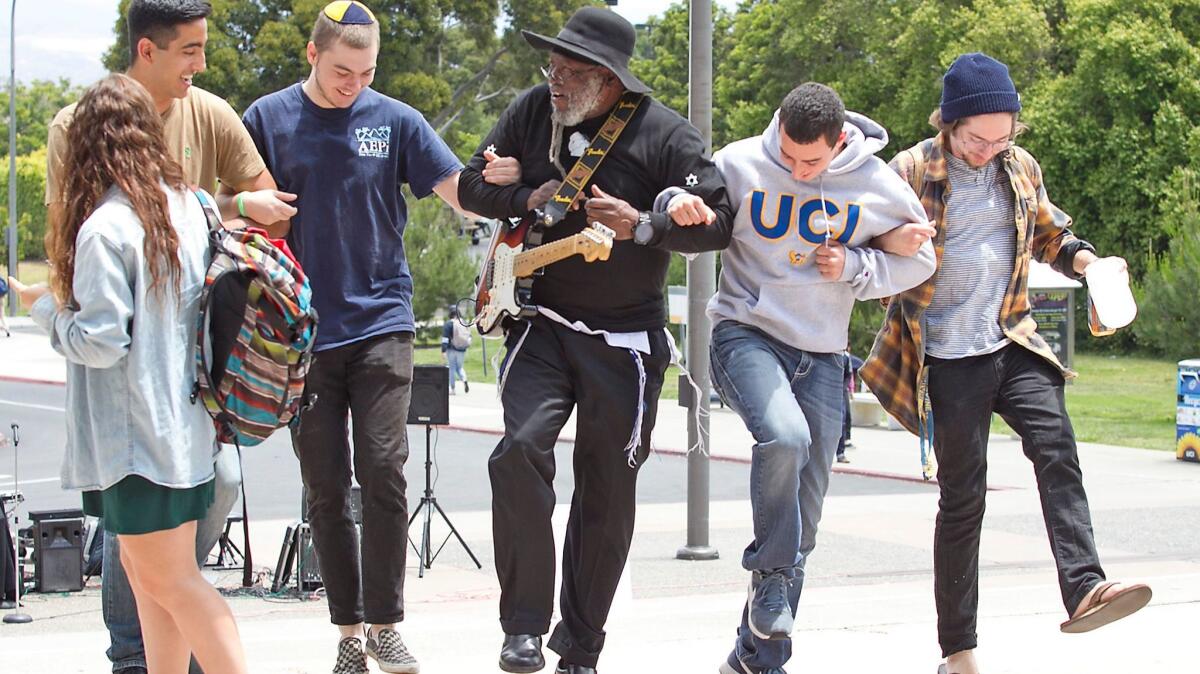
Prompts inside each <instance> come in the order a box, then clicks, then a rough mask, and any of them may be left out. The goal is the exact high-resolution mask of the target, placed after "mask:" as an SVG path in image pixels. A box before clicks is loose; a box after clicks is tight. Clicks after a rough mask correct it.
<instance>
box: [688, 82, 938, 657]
mask: <svg viewBox="0 0 1200 674" xmlns="http://www.w3.org/2000/svg"><path fill="white" fill-rule="evenodd" d="M887 142H888V137H887V131H885V130H884V129H883V127H881V126H880V125H878V124H876V123H875V122H873V121H871V120H870V119H867V118H866V117H864V116H862V115H859V114H856V113H853V112H846V109H845V107H844V106H843V104H842V101H841V99H840V98H839V97H838V95H837V93H836V92H834V91H833V90H832V89H830V88H829V87H826V86H824V85H821V84H816V83H811V82H810V83H807V84H802V85H800V86H799V87H796V88H795V89H794V90H792V92H791V93H789V94H788V95H787V97H785V98H784V100H783V103H782V105H781V106H780V109H779V111H778V112H776V114H775V118H774V119H772V120H771V124H770V125H769V126H768V127H767V129H766V130H765V131H764V132H763V134H762V135H761V136H756V137H754V138H747V139H745V140H741V141H738V142H735V143H731V144H730V145H728V146H726V147H725V148H724V149H722V150H721V151H720V152H718V153H717V154H716V155H715V157H714V159H715V161H716V164H717V167H718V168H719V169H720V171H721V173H722V174H723V175H724V176H725V181H726V184H727V186H728V189H729V196H730V200H731V201H732V202H733V204H734V207H735V209H736V212H737V215H736V217H735V219H734V225H733V239H732V241H731V242H730V245H729V248H728V249H726V250H725V251H724V252H722V254H721V264H722V268H721V281H720V285H719V288H718V290H717V294H716V295H714V296H713V298H712V300H711V301H710V302H709V304H708V314H709V317H710V318H711V319H712V322H713V325H714V328H713V336H712V378H713V382H714V383H715V385H716V387H717V389H718V390H719V391H720V392H721V396H722V397H723V398H724V399H725V401H726V402H727V403H728V404H729V406H730V407H732V408H733V409H734V410H735V411H736V412H737V413H738V414H739V415H740V416H741V417H742V420H743V421H745V423H746V427H747V428H748V429H749V430H750V432H751V434H753V436H754V440H755V445H754V449H753V458H752V462H751V468H750V482H751V484H750V487H751V489H750V494H751V497H750V499H751V505H752V508H753V514H754V540H753V541H752V542H751V543H750V545H749V546H747V547H746V550H745V553H744V554H743V556H742V566H743V567H744V568H745V569H746V570H747V571H750V572H751V581H750V590H749V596H748V598H747V601H746V607H745V609H744V610H743V612H742V624H741V627H740V628H739V630H738V639H737V645H736V647H735V648H734V650H733V652H732V653H730V655H729V658H728V659H727V661H726V662H725V663H723V664H722V665H721V672H722V674H759V673H761V672H769V673H773V674H777V673H779V672H782V671H783V669H782V666H783V664H784V663H785V662H787V660H788V658H789V657H790V656H791V647H792V644H791V631H792V623H793V621H794V615H795V611H796V605H797V603H798V602H799V599H800V590H801V587H802V585H803V581H804V563H805V560H806V559H807V557H808V555H809V554H810V553H811V552H812V550H813V548H814V546H815V539H816V532H817V523H818V522H819V521H820V519H821V506H822V502H823V500H824V498H825V490H826V487H827V486H828V484H829V474H830V470H831V467H832V465H833V457H834V453H835V452H836V451H837V445H838V439H839V438H840V437H841V434H842V413H843V405H844V401H843V395H842V386H843V383H842V370H843V367H844V363H843V359H844V357H845V356H844V355H843V352H844V350H845V349H846V347H847V341H848V332H849V323H850V311H851V309H853V307H854V302H855V300H870V299H876V298H881V297H888V296H891V295H894V294H895V293H897V292H901V291H903V290H905V289H908V288H911V287H913V286H916V285H917V284H919V283H921V282H922V281H924V280H925V279H927V278H928V277H929V276H930V275H931V274H932V273H933V270H934V266H935V259H934V252H933V247H932V245H930V243H929V242H928V240H927V239H928V236H929V235H930V234H932V227H929V226H928V223H927V218H926V216H925V211H924V209H923V208H922V207H921V202H920V201H918V199H917V197H916V195H915V194H914V193H913V191H912V189H911V188H910V187H909V186H908V184H907V183H905V182H904V181H903V180H902V179H899V177H898V176H897V175H896V174H895V173H894V172H893V171H892V170H891V169H889V168H888V166H887V164H886V163H884V162H883V161H882V160H880V159H878V158H877V157H875V153H876V152H878V151H879V150H881V149H883V147H884V146H885V145H887ZM678 202H679V203H682V202H683V200H682V199H680V200H678ZM675 206H677V203H676V200H675V199H672V200H671V203H670V204H669V205H668V207H667V209H668V211H671V210H672V207H675ZM677 221H680V220H678V219H677ZM909 223H916V224H914V226H913V227H910V228H908V229H907V230H906V231H908V232H911V233H912V235H914V236H919V237H924V239H926V240H925V242H924V243H923V244H922V245H921V246H920V248H919V249H918V251H917V253H916V255H914V256H912V257H904V256H900V255H895V254H891V253H888V252H885V251H882V250H876V249H873V248H870V247H869V246H870V244H871V239H872V238H873V237H876V236H879V235H881V234H884V233H886V232H888V231H891V230H892V229H894V228H896V227H899V226H902V225H906V224H909Z"/></svg>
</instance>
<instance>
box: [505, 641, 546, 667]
mask: <svg viewBox="0 0 1200 674" xmlns="http://www.w3.org/2000/svg"><path fill="white" fill-rule="evenodd" d="M545 666H546V658H544V657H542V638H541V637H540V636H538V635H536V634H505V635H504V645H503V646H501V647H500V669H502V670H504V671H506V672H513V673H514V674H530V673H531V672H537V671H540V670H541V669H542V668H543V667H545Z"/></svg>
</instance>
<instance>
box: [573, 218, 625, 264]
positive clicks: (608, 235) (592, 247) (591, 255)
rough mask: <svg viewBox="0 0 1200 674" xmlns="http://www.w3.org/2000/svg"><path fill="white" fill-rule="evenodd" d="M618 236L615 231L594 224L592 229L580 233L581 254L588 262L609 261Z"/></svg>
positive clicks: (596, 223)
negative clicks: (614, 241) (614, 240)
mask: <svg viewBox="0 0 1200 674" xmlns="http://www.w3.org/2000/svg"><path fill="white" fill-rule="evenodd" d="M616 236H617V233H616V232H614V231H613V230H611V229H609V228H608V227H605V226H604V225H602V224H600V223H598V222H594V223H592V226H591V227H589V228H587V229H585V230H583V231H581V232H579V253H580V254H581V255H583V259H584V260H586V261H588V262H595V261H596V260H607V259H608V256H609V254H610V253H612V246H613V239H614V238H616Z"/></svg>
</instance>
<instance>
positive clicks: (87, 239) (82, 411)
mask: <svg viewBox="0 0 1200 674" xmlns="http://www.w3.org/2000/svg"><path fill="white" fill-rule="evenodd" d="M163 189H164V190H165V191H166V192H167V202H168V204H169V207H170V215H171V222H172V223H173V225H174V226H175V230H176V232H177V233H178V235H179V261H180V265H181V268H180V274H179V285H178V288H177V289H176V288H173V287H171V285H170V283H169V282H167V283H166V284H165V286H164V287H162V288H161V289H156V290H154V291H151V290H150V283H151V276H150V270H149V268H148V267H147V264H146V258H145V254H144V252H143V239H144V230H143V229H142V226H141V222H140V221H139V219H138V217H137V214H136V213H135V212H134V210H133V208H132V207H131V206H130V204H129V201H128V199H127V198H126V197H125V195H124V194H123V193H121V192H119V191H118V190H116V188H113V189H110V190H109V192H108V193H107V194H105V196H104V197H103V198H102V199H101V201H100V205H99V206H97V208H96V210H95V211H94V212H93V213H92V214H91V215H90V216H89V217H88V219H87V220H86V221H85V222H84V223H83V226H82V227H81V228H80V230H79V235H78V236H77V238H76V249H75V251H76V252H75V276H74V280H73V286H72V287H73V290H74V294H75V303H76V305H77V306H75V307H59V306H58V304H57V302H56V301H55V299H54V297H53V296H51V295H46V296H44V297H42V298H41V299H39V300H38V301H37V302H36V303H35V304H34V305H33V308H32V310H31V314H32V318H33V320H34V322H35V323H37V324H38V325H39V326H41V328H42V329H44V330H45V331H46V332H48V333H49V334H50V342H51V344H52V345H53V347H54V349H55V350H56V351H58V352H59V353H61V354H62V355H63V356H65V357H66V359H67V451H66V454H65V456H64V459H63V468H62V483H63V487H64V488H67V489H84V490H94V489H107V488H108V487H110V486H112V485H114V484H116V483H117V482H119V481H120V480H121V479H123V478H125V477H127V476H129V475H140V476H142V477H144V478H146V479H148V480H150V481H151V482H154V483H156V484H160V485H163V486H166V487H174V488H185V487H193V486H196V485H198V484H203V483H204V482H206V481H208V480H210V479H211V478H212V476H213V457H214V454H215V451H216V449H217V445H216V441H215V432H214V430H213V425H212V421H211V420H210V419H209V417H208V415H207V413H206V412H205V411H204V406H203V405H200V404H193V403H192V402H191V401H190V396H191V392H192V386H193V384H194V383H195V381H196V374H195V371H196V366H195V360H196V359H195V356H196V354H195V341H196V339H195V338H196V329H197V323H198V320H199V311H200V293H201V290H203V287H204V275H205V272H206V271H207V268H208V262H209V257H210V254H209V248H208V238H207V231H208V229H207V224H206V221H205V218H204V214H203V212H202V211H201V209H200V204H199V201H198V200H197V199H196V198H195V196H193V195H192V194H190V193H188V192H182V193H180V192H174V191H173V190H168V189H167V188H166V187H165V186H164V188H163Z"/></svg>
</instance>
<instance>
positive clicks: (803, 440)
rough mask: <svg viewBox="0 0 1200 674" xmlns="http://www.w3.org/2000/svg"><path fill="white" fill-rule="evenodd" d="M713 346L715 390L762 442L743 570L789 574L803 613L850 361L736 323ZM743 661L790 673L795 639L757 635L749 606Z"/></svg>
mask: <svg viewBox="0 0 1200 674" xmlns="http://www.w3.org/2000/svg"><path fill="white" fill-rule="evenodd" d="M711 349H712V354H711V355H712V380H713V383H714V384H715V385H716V387H717V390H718V391H719V392H720V393H721V397H722V398H723V399H724V400H725V402H726V404H728V405H729V406H730V407H731V408H732V409H733V410H734V411H735V412H737V413H738V415H739V416H741V418H742V420H743V421H744V422H745V423H746V428H747V429H748V430H749V431H750V433H751V435H753V436H754V441H755V444H754V448H753V454H752V458H751V463H750V504H751V508H752V510H753V513H754V540H753V541H752V542H751V543H750V545H748V546H746V550H745V552H744V553H743V555H742V567H743V568H745V569H746V570H747V571H760V572H765V573H770V572H773V571H783V572H784V573H785V574H786V575H787V576H789V577H790V578H791V579H792V580H791V583H790V585H789V601H790V603H791V606H792V613H793V614H795V611H796V606H797V604H798V603H799V601H800V591H801V589H802V587H803V584H804V563H805V560H806V559H807V558H808V555H809V554H810V553H812V551H813V548H814V547H815V546H816V536H817V524H818V523H819V522H820V520H821V507H822V505H823V503H824V500H825V491H826V489H827V488H828V487H829V474H830V471H831V469H832V466H833V458H834V454H835V453H836V452H837V446H838V440H839V439H840V438H841V436H842V414H843V407H844V404H845V403H844V399H843V398H844V396H843V384H842V369H843V367H844V365H843V360H844V356H843V355H842V354H841V353H812V352H808V351H802V350H799V349H794V348H792V347H789V346H787V345H786V344H782V343H780V342H778V341H776V340H775V339H773V338H771V337H769V336H767V335H766V334H764V333H763V332H761V331H759V330H757V329H755V328H753V327H750V326H748V325H745V324H742V323H738V322H736V321H722V322H720V323H718V324H717V325H716V327H715V328H713V335H712V347H711ZM736 654H737V657H738V658H739V659H740V660H741V661H742V662H743V663H744V664H745V665H746V666H748V667H751V668H752V669H754V670H756V671H757V670H760V669H768V668H771V667H782V666H783V664H784V663H785V662H787V661H788V658H790V657H791V654H792V642H791V640H790V639H788V640H775V641H767V640H764V639H759V638H758V637H756V636H754V633H753V632H751V631H750V627H749V625H748V623H747V613H746V610H745V609H743V611H742V624H741V627H740V628H739V629H738V639H737V646H736Z"/></svg>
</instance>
